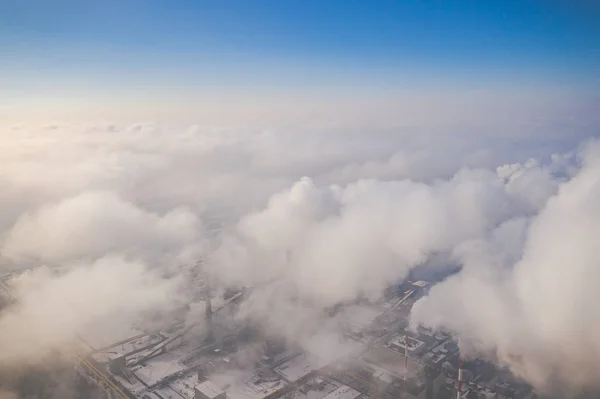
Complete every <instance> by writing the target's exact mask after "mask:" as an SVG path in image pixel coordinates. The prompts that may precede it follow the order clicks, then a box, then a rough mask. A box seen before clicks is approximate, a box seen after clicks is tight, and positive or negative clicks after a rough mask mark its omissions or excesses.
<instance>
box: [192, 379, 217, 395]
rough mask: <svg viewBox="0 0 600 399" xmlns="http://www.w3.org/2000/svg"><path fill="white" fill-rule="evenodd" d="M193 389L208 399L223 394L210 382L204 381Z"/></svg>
mask: <svg viewBox="0 0 600 399" xmlns="http://www.w3.org/2000/svg"><path fill="white" fill-rule="evenodd" d="M195 388H196V390H197V391H200V392H202V394H203V395H204V396H206V397H208V398H216V397H217V396H219V395H222V394H223V393H224V392H223V391H222V390H221V388H219V387H218V386H216V385H215V384H213V383H212V382H210V381H204V382H203V383H200V384H198V385H196V386H195Z"/></svg>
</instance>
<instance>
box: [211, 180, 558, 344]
mask: <svg viewBox="0 0 600 399" xmlns="http://www.w3.org/2000/svg"><path fill="white" fill-rule="evenodd" d="M519 169H520V168H519ZM517 172H518V171H513V172H511V173H510V174H507V173H503V174H502V175H499V174H498V173H496V172H494V171H490V170H483V169H464V170H461V171H459V172H458V173H456V174H455V175H454V176H453V177H452V178H450V179H449V180H439V181H435V182H433V183H430V184H426V183H420V182H414V181H411V180H397V181H379V180H361V181H358V182H356V183H352V184H349V185H346V186H339V185H324V186H319V185H317V184H316V183H315V182H314V181H313V180H312V179H310V178H306V177H305V178H302V179H300V180H299V181H298V182H296V183H295V184H294V185H293V186H292V187H291V188H290V189H288V190H284V191H281V192H279V193H277V194H275V195H273V196H272V197H271V198H270V200H269V201H268V204H267V206H266V207H265V208H264V209H262V210H259V211H256V212H254V213H251V214H248V215H246V216H245V217H243V218H242V219H241V220H240V221H239V223H238V224H237V226H236V229H235V230H234V231H233V232H231V234H229V235H227V236H226V237H224V239H223V242H222V244H221V247H220V248H219V249H218V250H217V252H215V253H214V254H213V257H212V259H211V264H212V267H213V269H212V271H213V272H214V273H215V274H216V275H217V276H218V278H219V279H220V280H221V281H225V282H227V283H230V284H252V285H256V286H258V287H260V288H259V289H257V291H258V292H257V293H255V294H254V296H255V299H254V301H253V302H249V303H247V304H246V307H247V308H246V310H245V311H246V312H249V313H252V314H254V315H255V316H256V315H258V316H259V317H262V318H263V319H264V320H265V322H266V323H268V324H269V325H270V326H271V328H272V329H276V330H277V329H278V330H279V331H282V333H283V334H292V335H298V334H299V331H302V330H303V329H308V330H311V329H313V328H314V325H315V324H317V325H318V324H319V323H322V319H323V310H324V309H326V308H329V307H331V306H334V305H336V304H339V303H344V302H348V301H352V300H354V299H356V298H357V297H358V296H365V297H367V298H370V299H375V298H377V297H379V296H380V295H381V294H382V292H383V290H384V288H386V287H387V286H388V285H390V284H392V283H394V282H397V281H400V280H402V279H403V278H405V277H406V276H407V275H408V273H409V272H410V271H411V270H412V269H414V268H416V267H419V266H421V265H423V264H425V263H427V262H429V261H430V260H431V259H432V258H435V257H439V256H445V257H446V259H447V258H449V255H450V254H451V253H452V252H453V251H457V250H458V249H459V248H461V246H463V245H466V244H465V243H469V242H473V241H474V240H482V239H483V238H484V237H487V235H488V234H490V232H494V231H496V230H497V233H496V234H497V235H498V237H499V239H498V240H499V241H500V242H504V240H505V239H506V240H508V243H507V244H506V245H509V246H512V245H517V244H518V243H519V242H520V241H519V239H518V238H516V239H515V241H516V242H514V243H513V242H511V241H510V237H511V236H512V234H513V233H515V232H516V231H518V229H522V228H523V223H524V222H521V221H519V222H518V223H517V222H505V221H507V220H508V221H511V220H512V219H516V218H520V217H525V215H528V214H529V213H531V209H530V208H531V207H532V206H533V205H536V204H535V203H533V204H532V203H531V201H530V199H529V197H528V196H527V193H528V192H527V188H528V186H526V185H522V186H520V185H515V184H513V182H514V181H515V180H517V179H519V176H517ZM509 175H510V176H509ZM510 177H512V179H511V178H510ZM528 178H529V179H530V182H531V183H535V184H537V185H538V186H540V187H545V185H546V183H547V182H548V181H552V182H554V180H552V179H551V178H550V177H549V175H547V174H544V173H537V174H533V175H532V176H530V177H528ZM552 187H553V186H552ZM552 194H553V191H552V190H551V189H547V190H545V191H544V192H542V193H539V195H538V197H536V198H537V199H538V200H539V201H540V202H542V196H543V195H546V199H547V198H548V197H549V196H550V195H552ZM522 220H526V219H522ZM499 226H500V227H499ZM517 237H518V236H517ZM465 251H466V249H465ZM298 308H300V309H301V310H298ZM300 334H302V333H300Z"/></svg>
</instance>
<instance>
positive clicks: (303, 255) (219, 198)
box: [0, 124, 600, 387]
mask: <svg viewBox="0 0 600 399" xmlns="http://www.w3.org/2000/svg"><path fill="white" fill-rule="evenodd" d="M417 133H419V134H416V133H415V131H414V130H411V129H398V130H397V131H396V130H394V131H368V132H364V131H356V130H342V129H338V128H332V129H329V130H327V129H322V130H314V131H310V132H307V131H302V130H301V129H296V130H289V131H288V130H286V131H274V130H256V131H240V130H239V129H238V130H235V129H225V128H217V127H199V126H192V127H185V128H180V127H179V128H178V127H167V126H160V125H152V124H147V125H135V126H129V127H119V126H112V125H109V126H89V127H86V128H82V127H78V126H54V127H53V128H52V129H51V130H49V129H48V128H44V129H39V128H35V129H34V128H32V129H21V130H19V131H18V132H17V133H15V132H13V131H11V132H3V136H2V137H3V141H2V143H1V144H0V155H1V157H2V161H1V163H2V168H0V261H1V262H2V268H3V269H4V270H7V271H8V270H16V269H19V268H26V267H32V266H33V267H35V268H34V269H31V270H29V271H27V272H25V273H24V274H22V275H21V276H20V277H19V278H18V279H17V280H14V281H12V286H13V287H14V288H13V296H14V302H13V303H12V304H10V305H8V306H7V307H5V308H4V309H3V310H2V312H1V313H0V360H2V361H3V362H4V363H5V364H8V365H11V364H13V365H18V364H23V363H35V362H36V361H38V360H39V359H41V358H43V357H44V356H45V355H47V354H50V353H52V352H53V351H55V350H70V349H71V348H72V347H73V345H74V343H76V342H77V336H78V335H83V336H90V335H93V334H92V333H95V334H96V335H97V336H99V337H98V338H99V340H107V341H108V340H110V339H111V334H112V333H118V332H119V331H120V330H121V331H122V329H127V328H130V327H131V324H132V321H134V320H138V319H139V317H141V316H143V315H147V314H148V313H151V312H152V311H158V312H168V311H169V310H171V309H173V308H175V307H176V306H178V305H179V304H181V303H182V302H185V301H187V300H189V298H186V295H187V288H188V287H185V286H186V284H189V281H186V278H185V276H184V274H185V273H184V272H186V271H187V268H188V267H189V266H188V265H191V264H193V263H195V261H196V260H197V259H198V258H203V259H205V260H206V262H205V268H206V270H205V271H206V272H208V273H210V275H211V277H213V279H214V282H215V285H222V287H220V286H215V287H214V288H215V290H218V289H219V288H223V287H229V286H240V285H247V286H252V287H253V292H252V295H250V297H249V299H248V300H247V301H246V302H244V303H243V304H242V305H241V307H240V309H239V312H238V314H237V317H239V318H241V319H248V320H252V321H254V322H257V323H258V324H260V325H261V326H263V327H265V328H266V329H269V330H270V331H273V332H276V333H278V334H280V335H282V336H284V337H286V338H287V339H289V340H290V341H293V342H295V343H298V344H300V345H302V346H303V347H305V348H308V349H309V350H311V351H313V352H318V353H320V354H322V355H323V356H324V357H325V358H327V359H328V360H331V359H335V358H337V357H338V356H339V355H342V354H344V353H346V352H347V351H348V349H349V348H348V347H347V345H345V344H344V343H343V342H342V341H341V340H340V339H339V335H338V334H337V332H338V329H339V324H340V323H346V322H361V323H364V322H366V321H365V320H362V319H363V318H365V319H368V313H369V312H368V306H366V305H362V304H361V305H360V306H359V305H356V306H350V307H348V308H347V309H346V311H345V312H341V313H338V314H337V315H336V316H335V317H334V318H332V317H331V316H330V315H329V313H328V312H327V311H328V310H329V309H330V308H331V307H332V306H335V305H337V304H340V303H354V302H355V301H356V299H357V298H362V299H365V298H366V299H368V300H373V299H377V298H378V297H379V296H380V295H381V293H382V291H383V289H385V288H386V287H387V286H389V285H390V284H393V283H396V282H398V281H401V280H402V279H404V278H406V276H407V275H408V274H409V273H410V272H411V271H413V270H417V269H418V268H421V267H423V266H424V265H428V264H431V262H432V261H435V263H436V264H440V265H441V266H440V267H444V264H448V265H450V264H452V265H455V264H457V263H458V264H460V265H461V266H462V270H461V272H460V273H459V274H458V275H456V276H455V277H453V278H450V279H448V280H447V281H445V282H442V283H440V284H439V285H436V286H435V287H434V288H433V289H432V290H431V293H430V296H429V297H427V298H426V299H424V300H423V301H422V302H420V303H419V304H418V306H417V307H416V308H415V313H414V315H413V320H414V323H417V324H418V323H421V324H426V325H430V326H433V327H436V328H444V329H449V330H452V331H453V332H455V334H456V335H457V337H458V338H459V340H460V343H461V347H462V348H463V349H464V350H465V351H468V353H471V354H472V355H473V356H486V357H488V358H491V359H494V360H497V361H498V362H500V363H501V364H503V365H505V366H508V367H510V368H511V370H512V371H513V372H515V373H517V374H518V375H521V376H523V377H524V378H526V379H528V380H529V381H531V382H533V383H535V384H536V385H538V386H547V385H548V383H549V382H551V381H558V379H560V380H564V381H567V380H568V384H569V385H571V386H573V387H576V386H586V385H589V384H590V383H593V378H592V377H591V376H592V375H593V370H597V366H596V365H597V364H599V363H600V357H599V356H598V355H599V353H598V351H599V350H600V349H596V346H597V345H595V344H594V343H593V342H592V341H593V338H592V332H593V331H594V327H593V326H594V323H595V322H596V321H598V320H596V319H597V317H596V313H597V312H595V310H593V307H592V308H590V309H591V310H587V311H584V310H583V309H584V307H585V306H586V305H588V304H593V303H595V302H594V300H595V299H596V298H595V296H594V292H595V291H594V290H593V287H592V284H594V282H595V280H594V279H595V278H596V276H595V274H594V270H595V267H596V266H594V265H595V264H594V257H595V256H596V255H597V254H596V253H595V247H596V246H594V243H595V240H596V239H595V234H594V232H596V231H597V229H598V225H597V223H596V222H597V220H596V219H597V218H598V208H597V205H595V203H596V202H597V201H596V202H594V200H596V199H597V198H596V197H597V195H598V193H596V191H598V188H597V185H598V182H597V181H596V180H595V179H596V178H597V177H598V174H599V171H598V163H599V161H598V159H599V158H600V153H598V150H597V146H596V145H590V146H587V147H585V149H584V150H582V151H583V152H580V153H579V152H577V146H578V144H579V143H578V142H579V139H580V138H581V137H579V136H576V137H575V138H573V139H572V140H569V139H566V138H565V137H563V136H560V135H559V136H556V135H552V137H553V138H551V139H547V138H545V137H542V136H540V135H537V134H532V135H530V136H528V137H526V138H524V139H523V140H521V141H519V139H518V138H516V137H515V136H511V137H504V136H503V135H499V134H489V135H476V134H469V133H467V132H462V133H460V134H449V133H448V134H439V133H436V132H432V131H424V132H417ZM572 149H575V152H571V150H572ZM577 154H581V162H580V158H578V156H577ZM306 176H309V177H306ZM40 266H43V267H40ZM192 288H194V287H192ZM357 319H360V320H357ZM584 320H585V322H583V321H584ZM586 323H587V324H586ZM567 326H570V327H567ZM571 339H573V341H574V342H572V341H571ZM587 344H590V346H589V347H588V346H587ZM555 346H557V347H559V348H558V349H556V348H555ZM584 348H588V349H586V350H584ZM565 358H570V359H571V360H570V361H565V360H564V359H565ZM580 366H586V367H587V370H589V373H576V375H571V374H570V373H573V370H578V367H580Z"/></svg>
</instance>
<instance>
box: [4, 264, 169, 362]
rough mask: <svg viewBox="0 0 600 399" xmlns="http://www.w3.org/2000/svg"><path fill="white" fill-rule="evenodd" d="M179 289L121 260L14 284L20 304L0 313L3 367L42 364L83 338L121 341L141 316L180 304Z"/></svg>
mask: <svg viewBox="0 0 600 399" xmlns="http://www.w3.org/2000/svg"><path fill="white" fill-rule="evenodd" d="M179 283H180V281H179V280H178V279H165V278H163V277H162V276H161V275H160V274H157V273H155V272H152V271H149V270H147V268H146V267H145V266H144V265H143V264H142V263H139V262H131V261H125V260H123V259H122V258H115V257H108V258H103V259H100V260H98V261H96V262H94V263H92V264H84V265H76V266H73V267H72V268H70V269H68V270H67V271H66V272H64V273H62V274H57V273H54V272H52V270H51V269H49V268H46V267H42V268H37V269H33V270H30V271H27V272H25V273H24V274H22V275H21V276H20V277H19V278H18V279H17V280H16V281H14V283H13V286H14V297H15V298H16V299H17V301H16V302H15V303H14V304H12V305H10V306H8V307H7V308H5V309H3V311H2V312H1V313H0V338H1V339H0V361H2V363H3V364H5V365H6V364H19V363H24V362H30V363H35V362H39V361H40V360H41V359H43V358H44V357H45V356H46V355H48V354H50V353H51V352H52V351H54V350H60V349H64V348H67V347H69V346H70V345H71V344H73V343H74V342H75V338H76V336H77V335H78V334H82V335H87V334H92V335H93V334H94V333H95V332H97V331H98V330H99V331H102V332H103V333H109V332H110V333H111V334H117V335H116V336H119V335H118V334H119V333H122V332H123V331H127V329H129V328H130V325H131V321H132V320H134V319H135V318H136V317H137V316H138V315H139V314H140V312H144V311H150V310H167V309H168V308H169V307H170V306H172V305H174V304H177V303H178V301H179V300H180V298H179V295H178V286H179ZM104 338H108V339H110V337H104Z"/></svg>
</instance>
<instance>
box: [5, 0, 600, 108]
mask: <svg viewBox="0 0 600 399" xmlns="http://www.w3.org/2000/svg"><path fill="white" fill-rule="evenodd" d="M0 48H1V49H2V58H3V59H4V61H3V62H2V64H1V65H0V74H1V77H0V85H1V86H0V88H2V86H3V87H4V90H2V91H3V92H4V93H5V94H4V97H5V98H4V99H2V101H3V102H4V103H7V102H8V103H11V98H12V102H13V103H14V101H17V100H15V99H18V101H21V103H23V101H24V100H27V101H25V103H31V101H30V100H32V99H39V102H35V103H36V104H37V106H39V104H43V103H44V99H56V98H61V99H63V100H64V99H69V98H70V99H81V98H87V99H91V98H96V99H98V98H103V99H105V100H107V99H111V98H117V97H119V96H127V95H129V96H133V97H135V96H136V95H139V96H144V97H145V98H147V97H149V96H150V97H151V96H153V95H155V96H158V95H159V93H160V95H165V94H166V95H168V96H169V95H170V97H172V98H174V97H177V98H182V94H181V93H185V95H183V97H185V96H188V97H189V96H199V97H202V96H205V97H209V96H214V95H215V93H230V95H231V96H238V97H239V96H240V95H241V94H243V95H244V96H248V97H252V96H254V95H257V96H260V95H264V93H271V92H275V93H278V95H280V96H281V95H284V96H285V94H286V93H292V92H295V93H297V92H299V91H301V92H309V93H312V94H313V95H318V93H320V92H323V91H327V90H332V91H336V90H339V91H341V92H344V90H345V89H348V88H349V87H350V88H352V87H353V88H355V89H356V90H359V91H360V92H366V93H379V92H390V91H392V92H393V91H395V90H406V89H411V90H420V89H421V90H431V89H432V88H434V89H435V88H438V89H439V88H448V89H449V90H456V89H460V88H465V87H471V88H481V87H484V88H488V89H494V88H498V87H500V88H502V89H503V90H506V89H507V88H515V89H518V88H522V87H528V88H531V89H532V90H535V89H537V88H548V87H553V88H557V89H558V90H565V91H569V92H573V91H575V92H578V91H581V92H587V93H594V92H595V90H596V89H597V88H598V87H599V86H600V84H599V81H600V79H599V75H600V74H599V73H598V72H597V70H598V69H600V6H598V5H596V4H595V2H594V1H593V0H588V1H568V0H539V1H533V0H515V1H513V0H489V1H487V0H478V1H468V0H465V1H460V0H455V1H447V0H446V1H442V0H420V1H417V0H402V1H375V0H373V1H355V0H345V1H323V0H321V1H311V0H304V1H300V0H286V1H274V0H273V1H262V0H255V1H242V0H239V1H226V0H219V1H217V0H215V1H201V0H196V1H192V0H186V1H183V0H182V1H179V0H120V1H112V0H107V1H102V2H92V1H86V0H83V1H67V0H54V1H47V0H38V1H35V0H20V1H19V0H3V1H2V2H0ZM136 93H137V94H136ZM139 93H144V94H143V95H142V94H139ZM169 93H170V94H169ZM175 93H177V94H175ZM0 96H2V95H1V94H0ZM18 101H17V102H18Z"/></svg>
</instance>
